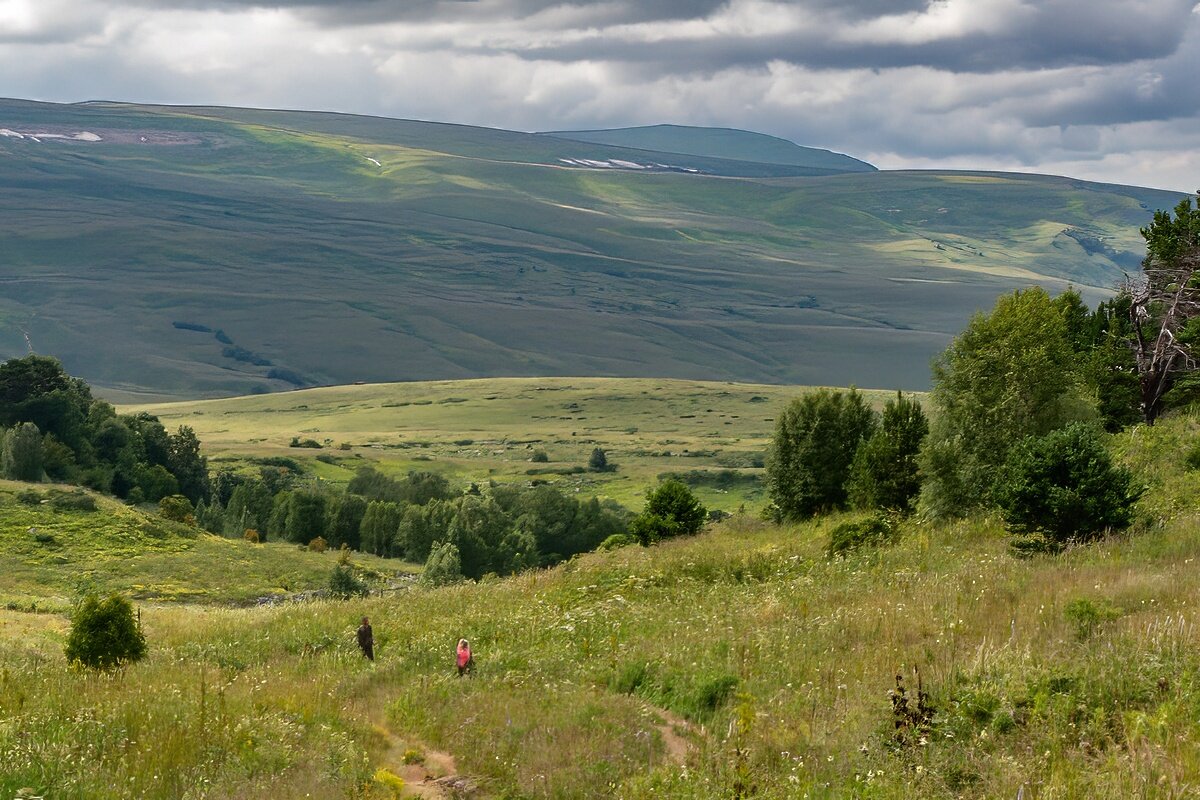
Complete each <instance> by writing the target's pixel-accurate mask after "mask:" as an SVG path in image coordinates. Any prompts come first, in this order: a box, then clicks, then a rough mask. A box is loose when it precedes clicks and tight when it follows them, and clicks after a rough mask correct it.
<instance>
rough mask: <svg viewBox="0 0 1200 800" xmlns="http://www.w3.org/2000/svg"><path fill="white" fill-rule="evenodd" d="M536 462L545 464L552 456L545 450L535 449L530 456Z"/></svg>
mask: <svg viewBox="0 0 1200 800" xmlns="http://www.w3.org/2000/svg"><path fill="white" fill-rule="evenodd" d="M529 460H530V461H532V462H533V463H535V464H545V463H546V462H548V461H549V460H550V456H549V455H548V454H547V453H546V451H545V450H534V451H533V455H532V456H530V458H529Z"/></svg>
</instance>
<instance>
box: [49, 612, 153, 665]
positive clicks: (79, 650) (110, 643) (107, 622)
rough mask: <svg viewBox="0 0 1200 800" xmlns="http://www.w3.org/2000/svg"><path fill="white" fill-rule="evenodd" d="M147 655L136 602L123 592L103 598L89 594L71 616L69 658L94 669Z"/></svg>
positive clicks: (67, 654)
mask: <svg viewBox="0 0 1200 800" xmlns="http://www.w3.org/2000/svg"><path fill="white" fill-rule="evenodd" d="M145 655H146V637H145V636H144V635H143V634H142V630H141V627H140V626H139V625H138V623H137V620H135V619H134V615H133V605H132V604H131V603H130V602H129V601H128V600H126V599H125V598H124V597H121V596H120V595H116V594H114V595H110V596H109V597H108V598H107V599H105V600H100V599H99V598H97V597H96V596H95V595H88V596H87V597H85V598H84V599H83V602H81V603H80V604H79V607H78V608H76V609H75V613H74V614H73V615H72V617H71V632H70V634H68V636H67V645H66V656H67V661H70V662H72V663H79V664H82V665H84V666H85V667H91V668H92V669H113V668H115V667H119V666H122V665H124V664H129V663H132V662H134V661H138V660H140V659H141V658H142V657H143V656H145Z"/></svg>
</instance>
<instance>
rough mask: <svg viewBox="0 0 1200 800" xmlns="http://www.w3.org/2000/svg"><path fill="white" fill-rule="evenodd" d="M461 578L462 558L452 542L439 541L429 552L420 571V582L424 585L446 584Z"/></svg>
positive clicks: (456, 581)
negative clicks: (423, 567)
mask: <svg viewBox="0 0 1200 800" xmlns="http://www.w3.org/2000/svg"><path fill="white" fill-rule="evenodd" d="M462 579H463V572H462V559H461V558H460V557H459V553H458V548H457V547H455V546H454V543H453V542H439V543H438V544H435V545H434V546H433V550H432V551H430V553H429V560H428V561H426V562H425V569H423V570H422V571H421V583H423V584H425V585H426V586H446V585H448V584H451V583H458V582H459V581H461V580H462Z"/></svg>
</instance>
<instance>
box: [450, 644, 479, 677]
mask: <svg viewBox="0 0 1200 800" xmlns="http://www.w3.org/2000/svg"><path fill="white" fill-rule="evenodd" d="M455 663H456V664H458V675H459V677H460V678H461V677H462V676H463V675H464V674H466V673H468V672H470V671H471V670H472V669H474V667H475V659H473V658H472V657H471V644H470V643H469V642H468V641H467V640H466V639H459V640H458V649H457V650H456V651H455Z"/></svg>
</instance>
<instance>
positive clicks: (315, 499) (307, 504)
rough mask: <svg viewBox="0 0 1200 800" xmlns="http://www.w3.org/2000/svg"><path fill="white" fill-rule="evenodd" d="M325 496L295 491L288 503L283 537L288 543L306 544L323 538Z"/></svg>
mask: <svg viewBox="0 0 1200 800" xmlns="http://www.w3.org/2000/svg"><path fill="white" fill-rule="evenodd" d="M325 502H326V500H325V495H323V494H319V493H317V492H309V491H303V490H299V489H298V490H296V491H294V492H292V497H291V499H290V500H289V501H288V514H287V522H285V523H284V531H285V534H284V535H285V536H287V540H288V541H289V542H296V543H298V544H308V543H309V542H311V541H312V540H313V539H316V538H317V537H324V536H325Z"/></svg>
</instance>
